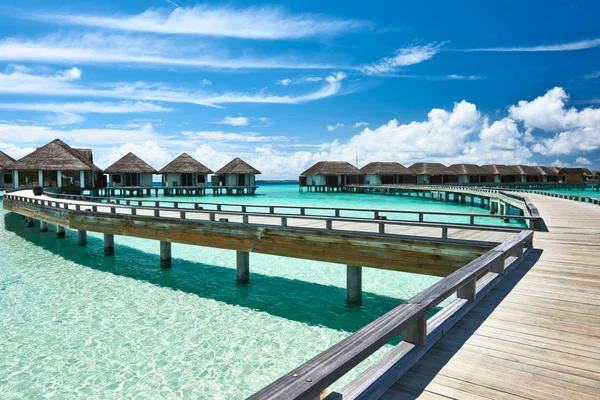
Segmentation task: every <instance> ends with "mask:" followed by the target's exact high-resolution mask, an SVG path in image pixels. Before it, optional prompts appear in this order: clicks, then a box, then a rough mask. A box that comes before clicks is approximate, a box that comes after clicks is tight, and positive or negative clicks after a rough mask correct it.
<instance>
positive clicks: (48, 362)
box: [0, 185, 485, 399]
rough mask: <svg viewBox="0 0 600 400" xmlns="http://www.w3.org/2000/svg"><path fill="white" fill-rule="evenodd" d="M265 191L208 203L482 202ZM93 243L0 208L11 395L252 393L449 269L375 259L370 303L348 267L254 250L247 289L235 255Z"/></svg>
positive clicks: (2, 307) (95, 237) (120, 240)
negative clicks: (165, 265) (399, 266)
mask: <svg viewBox="0 0 600 400" xmlns="http://www.w3.org/2000/svg"><path fill="white" fill-rule="evenodd" d="M259 191H260V193H261V194H260V195H257V196H255V197H218V198H207V199H206V200H207V201H213V200H216V201H219V202H222V203H253V204H287V203H289V204H296V205H321V206H326V205H329V206H339V207H358V206H360V207H365V208H371V207H373V208H394V209H422V210H443V211H458V212H485V210H482V209H481V208H479V207H474V208H472V207H470V206H464V205H457V204H453V203H449V204H448V203H437V202H432V201H429V200H422V199H416V198H410V199H409V198H406V197H402V198H400V197H390V196H379V195H356V194H315V193H303V194H300V193H298V191H297V187H296V186H294V185H290V186H268V185H265V186H261V188H260V189H259ZM195 200H197V198H196V199H195ZM88 242H89V244H88V246H86V247H80V246H77V244H76V232H74V231H70V230H67V237H66V238H65V239H57V238H56V235H55V234H54V232H53V231H52V228H51V231H50V232H47V233H41V232H39V228H38V227H36V228H26V226H25V223H24V222H23V219H22V217H20V216H19V215H16V214H12V213H6V212H5V211H0V254H2V261H0V321H1V327H2V329H0V393H1V396H0V397H1V398H2V399H13V398H14V399H21V398H26V399H29V398H50V397H52V398H57V399H65V398H147V399H172V398H173V399H174V398H190V399H191V398H194V399H195V398H201V399H204V398H210V399H213V398H214V399H241V398H244V397H245V396H248V395H249V394H251V393H253V392H254V391H256V390H258V389H260V388H262V387H263V386H264V385H266V384H268V383H269V382H271V381H273V380H274V379H276V378H278V377H279V376H280V375H282V374H283V373H285V372H288V371H289V370H291V369H292V368H294V367H296V366H297V365H299V364H301V363H302V362H304V361H306V360H308V359H309V358H311V357H313V356H314V355H316V354H318V353H319V352H321V351H323V350H325V349H326V348H328V347H330V346H331V345H333V344H335V343H337V342H338V341H340V340H341V339H342V338H344V337H346V336H347V335H349V334H350V333H352V332H354V331H356V330H357V329H359V328H360V327H362V326H364V325H365V324H367V323H369V322H370V321H372V320H373V319H375V318H377V317H379V316H380V315H382V314H384V313H385V312H387V311H389V310H390V309H392V308H394V307H395V306H397V305H398V304H400V303H401V302H402V301H403V300H404V299H407V298H410V297H412V296H413V295H415V294H417V293H418V292H420V291H421V290H423V289H425V288H426V287H428V286H430V285H431V284H433V283H435V282H437V281H438V279H439V278H436V277H428V276H421V275H414V274H407V273H398V272H391V271H382V270H375V269H369V268H365V269H364V270H363V290H364V305H363V306H362V307H361V308H360V309H356V308H354V309H353V308H347V307H346V306H345V285H346V274H345V273H346V270H345V266H342V265H337V264H329V263H320V262H312V261H306V260H296V259H288V258H283V257H274V256H267V255H260V254H251V256H250V257H251V259H250V263H251V264H250V268H251V283H250V285H249V286H247V287H244V286H237V285H235V283H234V282H235V275H236V270H235V252H233V251H226V250H218V249H209V248H203V247H196V246H187V245H178V244H174V245H173V247H172V250H173V256H174V260H173V268H172V269H171V270H164V269H161V268H159V255H158V253H159V245H158V243H157V242H156V241H150V240H143V239H136V238H127V237H121V236H118V237H115V245H116V256H115V257H105V256H104V255H103V242H102V237H101V235H100V234H95V233H91V232H90V233H89V234H88ZM389 348H390V345H388V346H387V348H384V349H383V350H384V351H385V350H387V349H389ZM380 353H381V351H380V352H379V353H376V354H375V356H374V357H371V358H370V359H369V360H368V361H367V362H365V363H363V364H361V366H359V367H358V368H357V369H356V370H355V371H352V373H350V374H348V376H347V377H345V378H344V379H343V380H342V381H340V383H339V384H338V387H339V386H341V385H343V384H344V383H345V382H347V381H348V380H349V379H351V378H352V377H353V376H356V374H357V373H358V372H359V371H360V370H362V369H364V368H365V367H367V366H368V365H369V364H370V363H372V362H373V361H374V360H375V359H376V358H377V356H379V355H380Z"/></svg>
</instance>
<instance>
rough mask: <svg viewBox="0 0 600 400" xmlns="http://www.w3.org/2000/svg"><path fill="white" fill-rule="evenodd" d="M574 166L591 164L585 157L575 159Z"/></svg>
mask: <svg viewBox="0 0 600 400" xmlns="http://www.w3.org/2000/svg"><path fill="white" fill-rule="evenodd" d="M575 164H579V165H592V162H591V161H590V160H588V159H587V158H585V157H577V159H576V160H575Z"/></svg>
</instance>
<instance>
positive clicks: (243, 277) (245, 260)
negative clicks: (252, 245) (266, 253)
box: [235, 251, 250, 285]
mask: <svg viewBox="0 0 600 400" xmlns="http://www.w3.org/2000/svg"><path fill="white" fill-rule="evenodd" d="M236 253H237V254H236V258H237V278H236V280H235V282H236V283H237V284H238V285H247V284H248V282H250V253H248V252H247V251H237V252H236Z"/></svg>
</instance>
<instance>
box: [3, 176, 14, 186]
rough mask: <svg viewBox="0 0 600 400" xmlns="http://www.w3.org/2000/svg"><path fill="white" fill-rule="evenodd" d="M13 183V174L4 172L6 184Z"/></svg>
mask: <svg viewBox="0 0 600 400" xmlns="http://www.w3.org/2000/svg"><path fill="white" fill-rule="evenodd" d="M12 183H13V176H12V174H4V184H5V185H12Z"/></svg>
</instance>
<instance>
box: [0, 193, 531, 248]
mask: <svg viewBox="0 0 600 400" xmlns="http://www.w3.org/2000/svg"><path fill="white" fill-rule="evenodd" d="M45 194H46V196H48V197H50V198H56V199H61V200H60V201H57V200H48V199H45V198H37V197H27V196H19V195H18V194H14V193H8V194H5V198H6V199H10V200H15V201H22V202H26V203H31V204H36V205H40V206H44V207H53V208H58V209H66V210H75V211H90V212H94V213H105V214H121V215H140V216H153V217H162V218H171V219H174V218H176V219H183V220H185V219H192V220H193V219H196V220H202V218H195V217H194V216H204V217H206V216H207V218H204V219H205V220H208V221H216V222H227V223H236V222H233V221H229V220H228V219H227V218H226V219H223V218H219V221H217V215H218V216H219V217H221V216H224V215H225V216H237V217H241V219H242V221H241V223H242V224H252V221H251V218H257V217H261V218H263V219H262V220H261V221H260V224H261V225H264V224H265V221H264V218H265V217H267V218H272V219H274V220H276V223H274V224H272V225H278V226H283V227H287V226H288V220H290V219H294V220H305V221H306V220H310V221H318V222H319V223H321V224H322V226H321V229H325V230H335V225H334V223H337V222H356V223H361V224H367V225H376V226H377V227H378V228H377V233H379V234H386V233H388V234H389V232H388V229H387V227H391V226H426V227H430V228H439V229H440V233H441V234H440V238H441V239H444V240H453V241H461V240H458V239H448V231H449V230H450V229H462V230H479V231H495V232H520V231H521V230H522V229H523V228H521V227H505V226H493V225H490V226H488V225H475V224H474V222H475V221H474V218H470V223H469V224H457V223H436V222H416V221H415V222H413V221H401V220H386V219H368V218H352V217H341V216H340V217H335V216H323V215H306V214H304V215H303V214H278V213H274V212H273V213H260V212H258V213H257V212H248V211H247V210H246V208H243V210H245V211H241V212H238V211H228V210H223V209H222V207H217V209H215V210H207V209H204V208H203V207H199V206H197V207H196V208H183V207H180V205H179V204H178V203H179V202H175V203H176V204H175V206H174V207H171V208H165V207H156V206H155V207H151V206H139V205H132V203H138V202H146V203H147V202H148V201H141V200H121V201H122V203H124V204H116V203H101V204H95V203H93V202H90V203H85V202H82V200H76V201H71V202H70V201H68V200H72V199H83V198H89V197H90V196H77V195H64V194H60V195H57V194H53V193H45ZM153 203H165V202H161V201H153ZM166 203H168V202H166ZM191 204H196V205H197V204H202V203H191ZM217 206H221V204H217ZM242 207H245V206H242ZM247 207H254V205H252V206H247ZM264 207H275V208H279V206H264ZM287 207H288V206H283V207H282V208H287ZM291 208H294V207H291ZM300 208H304V207H300ZM311 209H319V208H317V207H311ZM340 210H343V209H340ZM353 210H360V211H363V210H361V209H353ZM374 211H377V210H374ZM448 215H454V214H448ZM465 215H469V216H471V217H479V216H480V215H479V214H465ZM481 216H482V217H490V216H488V215H481ZM496 217H498V216H496ZM501 217H504V218H509V217H510V218H513V217H514V216H501ZM515 218H517V217H515ZM518 218H522V219H525V220H527V219H528V217H518ZM298 228H300V229H301V227H298ZM316 229H319V228H316ZM344 230H345V231H349V232H361V233H370V232H369V231H365V230H352V229H348V228H347V227H346V228H345V229H344ZM407 237H409V236H407ZM427 237H430V236H419V238H427Z"/></svg>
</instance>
